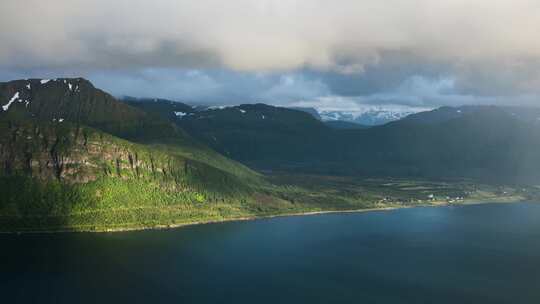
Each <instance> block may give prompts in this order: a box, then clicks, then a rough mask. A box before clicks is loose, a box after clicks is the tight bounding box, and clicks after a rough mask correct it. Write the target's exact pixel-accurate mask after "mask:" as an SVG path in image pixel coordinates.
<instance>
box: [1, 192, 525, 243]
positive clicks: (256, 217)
mask: <svg viewBox="0 0 540 304" xmlns="http://www.w3.org/2000/svg"><path fill="white" fill-rule="evenodd" d="M524 202H527V200H525V199H524V198H522V197H519V199H518V198H517V197H498V198H491V199H489V200H488V199H485V200H482V199H479V200H474V199H470V200H464V201H462V202H460V203H457V204H456V203H448V202H432V203H431V204H419V205H413V206H388V207H380V208H364V209H347V210H320V211H306V212H293V213H281V214H271V215H254V216H244V217H233V218H224V219H218V220H208V221H195V222H186V223H180V224H168V225H153V226H140V227H121V228H107V229H97V230H94V229H79V230H76V229H59V230H35V231H32V230H29V231H0V234H49V233H117V232H131V231H145V230H168V229H177V228H182V227H187V226H195V225H206V224H218V223H226V222H242V221H253V220H261V219H272V218H279V217H292V216H313V215H324V214H339V213H362V212H373V211H392V210H398V209H409V208H419V207H448V206H472V205H483V204H514V203H524Z"/></svg>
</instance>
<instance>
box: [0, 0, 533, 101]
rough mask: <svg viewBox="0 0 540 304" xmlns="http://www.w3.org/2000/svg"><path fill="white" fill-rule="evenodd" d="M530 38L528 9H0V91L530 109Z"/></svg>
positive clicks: (341, 3) (6, 0) (520, 1)
mask: <svg viewBox="0 0 540 304" xmlns="http://www.w3.org/2000/svg"><path fill="white" fill-rule="evenodd" d="M538 28H540V3H539V2H538V1H537V0H472V1H471V0H438V1H433V0H389V1H380V0H336V1H326V0H258V1H252V0H234V1H221V0H198V1H191V0H154V1H144V0H116V1H110V0H92V1H90V0H55V1H42V0H39V1H38V0H26V1H20V0H2V1H1V3H0V41H2V43H1V44H0V70H1V72H0V78H5V77H7V76H8V75H23V76H26V77H30V76H35V75H37V74H39V75H45V74H47V75H50V74H55V75H58V76H62V75H77V76H78V75H82V76H87V77H89V78H91V79H93V80H94V81H95V82H97V84H98V85H103V86H105V87H106V88H110V89H111V90H112V91H113V92H114V93H126V94H132V95H143V96H150V95H151V94H156V96H163V97H165V96H166V97H173V96H176V97H177V98H189V99H193V100H202V101H210V100H214V101H215V100H226V99H229V100H230V99H232V100H254V99H257V98H262V99H268V100H277V99H282V100H283V101H299V100H312V99H317V98H319V99H320V98H329V96H338V97H344V98H349V97H350V98H353V99H355V100H362V102H368V103H371V102H390V101H391V102H394V100H397V99H400V100H402V101H401V102H402V103H408V104H418V105H426V104H436V103H442V104H445V103H460V102H462V103H469V102H479V103H483V102H490V101H492V102H503V101H502V100H505V101H504V102H509V101H512V102H513V101H516V102H527V103H534V102H536V101H534V99H535V96H537V95H540V39H538V38H537V30H538ZM194 71H197V72H194ZM190 73H195V74H190ZM197 73H199V74H197ZM111 81H112V82H113V83H111ZM407 86H409V87H407ZM441 86H443V87H441Z"/></svg>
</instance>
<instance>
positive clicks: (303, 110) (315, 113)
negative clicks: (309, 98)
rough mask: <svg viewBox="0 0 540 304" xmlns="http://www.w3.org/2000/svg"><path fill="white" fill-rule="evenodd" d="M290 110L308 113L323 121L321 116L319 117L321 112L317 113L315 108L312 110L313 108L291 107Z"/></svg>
mask: <svg viewBox="0 0 540 304" xmlns="http://www.w3.org/2000/svg"><path fill="white" fill-rule="evenodd" d="M289 109H293V110H297V111H302V112H306V113H308V114H311V116H313V117H314V118H315V119H317V120H323V119H322V117H321V115H319V111H317V109H315V108H311V107H289Z"/></svg>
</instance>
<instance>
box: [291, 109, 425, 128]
mask: <svg viewBox="0 0 540 304" xmlns="http://www.w3.org/2000/svg"><path fill="white" fill-rule="evenodd" d="M292 109H296V110H300V111H304V112H307V113H310V114H311V115H313V117H315V118H316V119H319V120H322V121H343V122H349V123H356V124H359V125H364V126H378V125H383V124H386V123H388V122H391V121H396V120H400V119H402V118H405V117H407V116H409V115H411V114H415V113H418V112H422V111H427V110H429V109H426V108H414V107H403V106H401V107H397V106H389V107H383V106H370V105H364V106H362V107H361V108H360V109H356V110H340V111H336V110H325V109H316V108H307V107H293V108H292Z"/></svg>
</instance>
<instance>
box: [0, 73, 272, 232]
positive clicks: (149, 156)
mask: <svg viewBox="0 0 540 304" xmlns="http://www.w3.org/2000/svg"><path fill="white" fill-rule="evenodd" d="M0 96H1V98H2V100H4V102H3V103H2V105H3V106H4V107H3V108H2V109H1V111H0V133H1V134H2V136H1V137H0V164H1V167H0V179H1V182H0V198H1V199H0V230H9V229H15V230H20V229H23V230H24V229H26V230H28V229H30V230H32V229H35V230H43V229H53V230H55V229H68V230H81V229H82V230H92V229H111V228H125V227H142V226H153V225H170V224H178V223H182V222H193V221H198V220H212V219H219V218H223V217H234V216H248V215H250V214H251V212H254V211H253V210H258V212H261V211H264V208H266V207H268V208H269V209H272V208H273V205H272V204H273V203H274V202H278V203H279V201H280V200H279V199H273V198H271V197H269V199H267V202H268V203H267V204H266V205H260V204H259V203H258V202H257V201H256V200H255V199H254V195H255V194H256V193H260V190H259V189H260V188H264V187H267V185H268V184H267V182H266V181H265V180H264V179H263V178H262V176H261V175H259V174H258V173H255V172H254V171H252V170H250V169H248V168H247V167H245V166H243V165H241V164H240V163H237V162H235V161H232V160H230V159H227V158H225V157H223V156H221V155H219V154H218V153H216V152H214V151H213V150H211V149H209V148H207V147H206V146H204V145H203V144H200V143H198V142H197V141H195V140H193V139H192V138H191V137H190V136H188V135H187V134H186V133H185V132H184V131H183V130H181V129H180V128H179V127H177V126H175V125H174V124H172V123H170V122H169V121H167V120H163V119H160V118H159V117H157V116H154V115H149V114H148V113H146V112H144V111H142V110H139V109H137V108H135V107H132V106H129V105H127V104H125V103H122V102H119V101H117V100H116V99H115V98H113V97H111V96H110V95H108V94H106V93H104V92H102V91H100V90H98V89H95V88H94V87H93V86H92V85H91V84H90V83H89V82H88V81H86V80H82V79H57V80H50V81H43V80H29V81H27V80H22V81H14V82H9V83H2V84H0Z"/></svg>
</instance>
